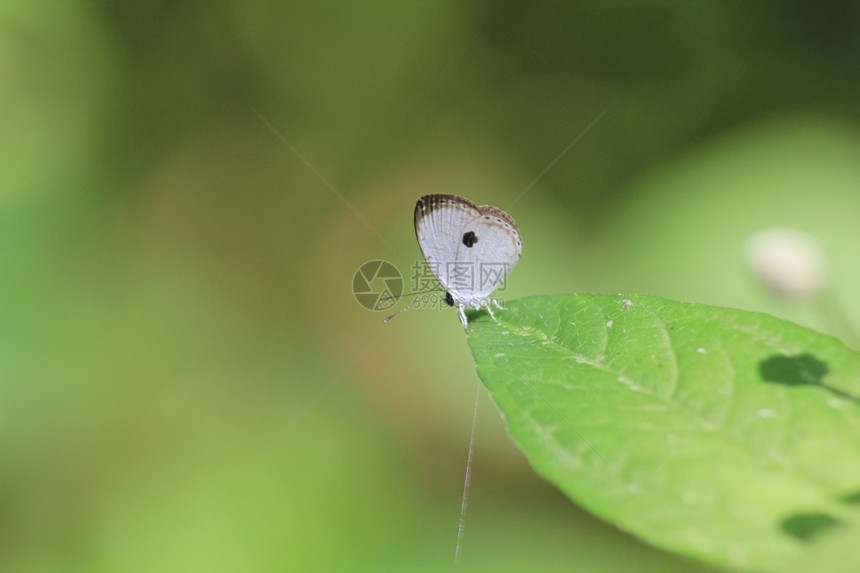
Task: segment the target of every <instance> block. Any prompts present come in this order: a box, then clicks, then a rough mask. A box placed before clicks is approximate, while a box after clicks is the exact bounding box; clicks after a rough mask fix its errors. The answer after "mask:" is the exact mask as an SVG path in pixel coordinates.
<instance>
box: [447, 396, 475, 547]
mask: <svg viewBox="0 0 860 573" xmlns="http://www.w3.org/2000/svg"><path fill="white" fill-rule="evenodd" d="M480 396H481V383H480V382H476V387H475V407H474V410H473V411H472V433H471V436H469V453H468V455H467V456H466V476H465V477H464V478H463V499H462V500H461V501H460V519H459V521H458V522H457V546H456V547H455V549H454V563H459V562H460V557H462V555H463V534H464V533H465V531H466V509H467V508H468V507H469V487H470V485H471V483H472V458H473V456H474V453H475V430H476V429H477V427H478V398H480Z"/></svg>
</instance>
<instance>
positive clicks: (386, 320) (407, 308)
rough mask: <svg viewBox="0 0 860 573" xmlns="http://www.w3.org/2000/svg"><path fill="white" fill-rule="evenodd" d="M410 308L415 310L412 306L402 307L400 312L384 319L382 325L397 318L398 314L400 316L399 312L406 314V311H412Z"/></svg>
mask: <svg viewBox="0 0 860 573" xmlns="http://www.w3.org/2000/svg"><path fill="white" fill-rule="evenodd" d="M412 308H415V307H414V306H412V305H409V306H404V307H403V308H401V309H400V310H398V311H397V312H395V313H394V314H392V315H390V316H388V317H386V319H385V320H383V321H382V322H384V323H386V324H387V323H388V321H389V320H391V319H392V318H394V317H395V316H397V315H398V314H400V313H401V312H406V311H407V310H410V309H412Z"/></svg>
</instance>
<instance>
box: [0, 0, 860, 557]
mask: <svg viewBox="0 0 860 573" xmlns="http://www.w3.org/2000/svg"><path fill="white" fill-rule="evenodd" d="M858 29H860V4H858V3H856V2H850V1H842V2H838V1H836V2H822V3H808V2H801V1H785V2H759V3H687V2H650V3H639V2H624V3H599V2H590V3H583V2H571V3H556V2H545V1H538V2H532V3H521V2H495V3H491V2H471V3H457V2H446V1H434V2H415V3H400V2H390V1H389V2H385V1H377V2H361V3H348V2H340V3H326V2H323V3H281V2H256V3H246V2H239V1H235V0H233V1H231V0H220V1H216V2H164V1H154V2H146V3H143V2H141V3H132V2H106V1H101V2H83V1H81V2H60V1H55V2H49V1H28V2H24V1H15V0H5V1H4V2H2V3H0V130H2V131H0V472H2V473H0V569H2V570H4V571H147V572H148V571H269V570H283V571H431V570H438V569H445V568H448V567H450V566H451V565H452V562H453V554H454V544H455V538H456V530H457V519H458V512H459V504H460V494H461V489H462V484H463V471H464V467H465V459H466V450H467V445H468V439H469V428H470V420H471V413H472V404H473V396H474V393H475V390H476V384H477V378H476V376H475V373H474V366H473V364H472V361H471V358H470V354H469V351H468V348H467V346H466V343H465V336H464V334H463V330H462V327H461V326H460V324H459V321H458V320H457V318H456V316H455V313H454V312H453V311H451V310H450V309H449V310H448V311H447V312H435V311H421V312H411V313H406V314H403V315H401V316H400V317H398V318H397V319H396V320H395V321H393V322H392V323H390V324H388V325H383V324H382V317H383V316H384V314H380V313H373V312H370V311H368V310H365V309H364V308H362V307H361V306H360V305H359V304H358V303H357V302H356V301H355V299H354V298H353V295H352V292H351V284H352V277H353V273H354V272H355V271H356V269H357V268H358V267H359V266H360V265H361V264H362V263H364V262H365V261H368V260H373V259H384V260H388V261H391V262H392V263H394V264H395V265H397V266H398V267H400V268H401V270H403V272H404V274H405V275H406V276H407V281H408V275H409V272H410V271H409V270H408V269H409V267H410V266H411V265H412V264H413V261H415V259H416V257H419V256H420V255H419V251H418V247H417V245H416V243H415V239H414V234H413V229H412V209H413V206H414V203H415V200H416V199H417V198H418V197H419V196H421V195H423V194H427V193H439V192H446V193H458V194H462V195H466V196H468V197H469V198H471V199H473V200H475V201H476V202H478V203H490V204H493V205H497V206H499V207H502V208H506V209H507V208H509V209H508V210H509V212H510V213H511V215H512V216H513V217H514V218H516V220H517V222H518V224H519V227H520V230H521V232H522V235H523V242H524V246H525V250H524V255H523V258H522V260H521V262H520V264H519V266H518V267H517V270H516V271H515V272H514V273H513V274H512V275H511V276H510V277H509V280H508V285H507V290H506V291H505V293H504V294H503V295H502V296H504V297H505V298H517V297H520V296H526V295H533V294H550V293H572V292H605V293H621V292H638V293H646V294H657V295H662V296H667V297H672V298H677V299H680V300H685V301H696V302H705V303H712V304H720V305H727V306H735V307H741V308H748V309H756V310H763V311H766V312H770V313H773V314H777V315H779V316H784V317H787V318H790V319H792V320H795V321H798V322H800V323H802V324H806V325H809V326H812V327H815V328H820V329H824V330H829V329H830V328H831V327H830V326H829V324H828V323H826V322H823V321H822V320H821V319H820V317H819V316H818V315H817V314H816V313H815V312H814V311H813V310H812V309H810V308H806V307H803V306H798V305H795V306H789V305H787V304H784V303H779V302H777V301H772V300H770V299H768V297H767V296H766V295H765V293H763V292H762V291H761V290H760V289H759V288H758V287H757V286H756V285H755V284H754V283H753V281H752V280H751V279H750V278H749V277H748V276H747V275H746V274H745V270H744V265H743V259H742V251H741V247H742V244H743V242H744V240H745V239H746V238H747V236H748V235H749V234H750V233H752V232H754V231H756V230H758V229H760V228H762V227H767V226H773V225H777V226H790V227H795V228H798V229H800V230H803V231H806V232H809V233H812V234H813V235H815V236H816V237H818V238H819V240H820V241H821V242H822V244H823V245H824V247H825V248H826V249H827V250H828V252H829V254H830V256H831V264H832V268H833V283H834V285H835V290H836V292H837V295H838V296H839V297H840V298H841V300H842V303H843V304H844V307H845V313H846V315H847V316H848V317H849V318H851V319H852V320H854V321H855V323H856V322H857V321H858V320H860V300H858V299H857V297H853V296H852V295H854V294H855V293H857V292H858V290H860V271H858V269H860V264H858V263H860V254H858V249H857V246H858V244H860V225H858V223H857V221H858V215H860V124H858V120H860V98H858V94H860V74H858V73H857V71H858V66H857V64H858V54H860V34H858V33H857V30H858ZM604 110H606V113H605V115H604V116H603V117H602V118H601V119H600V121H598V122H597V123H596V124H595V125H594V126H593V127H592V128H591V129H590V130H588V131H587V133H585V134H584V135H583V137H582V138H581V139H580V140H579V141H578V142H577V143H576V144H575V145H573V146H572V147H571V148H570V150H569V151H568V152H567V153H566V154H564V155H563V156H561V158H560V159H558V161H557V162H556V163H555V164H553V165H552V167H551V168H550V169H548V170H546V168H547V167H548V166H549V165H550V164H551V163H552V161H553V160H554V159H555V158H556V157H558V156H559V154H560V153H561V152H562V151H563V150H564V149H565V148H566V147H567V146H568V145H569V144H570V143H571V142H572V141H574V139H576V138H577V137H578V136H580V135H581V134H582V133H583V131H584V130H586V128H587V127H588V126H589V125H590V124H591V123H592V122H593V121H594V120H595V118H597V117H598V116H599V115H600V114H601V113H602V112H603V111H604ZM276 132H277V133H276ZM285 142H288V143H285ZM299 154H300V155H301V157H300V156H299ZM302 158H304V159H302ZM309 166H312V168H311V167H309ZM544 170H546V172H545V173H544V174H543V175H542V176H541V177H540V178H539V179H538V180H537V182H534V181H535V179H536V178H537V177H538V176H539V175H540V174H541V173H543V172H544ZM315 171H316V172H315ZM526 189H528V191H527V192H526V193H525V194H523V195H522V197H521V198H519V199H518V200H517V197H518V196H520V194H521V192H523V191H524V190H526ZM342 199H344V200H342ZM515 200H516V201H515ZM514 201H515V202H514ZM347 203H348V204H349V205H347ZM512 203H513V204H512ZM350 206H352V208H351V207H350ZM356 212H357V213H358V214H360V216H358V215H357V214H356ZM362 218H363V219H364V220H363V219H362ZM371 227H372V228H373V229H371ZM374 229H375V231H376V232H374ZM526 568H528V569H529V570H540V571H568V570H572V569H579V570H588V571H631V570H635V571H672V570H674V571H691V570H695V568H696V566H695V565H692V564H691V563H689V562H687V561H685V560H683V559H681V558H678V557H674V556H671V555H668V554H664V553H661V552H660V551H658V550H655V549H652V548H649V547H647V546H645V545H643V544H641V543H639V542H638V541H636V540H635V539H633V538H632V537H629V536H627V535H626V534H624V533H621V532H618V531H616V530H615V529H614V528H613V527H612V526H610V525H606V524H603V523H601V522H599V521H597V520H595V519H593V518H591V517H589V516H588V515H587V514H584V513H583V512H581V511H579V510H578V509H577V508H576V507H575V506H574V505H573V504H572V503H570V502H569V501H567V500H566V499H565V498H563V497H562V496H561V495H560V494H558V493H557V492H556V491H555V490H554V489H553V488H552V487H551V486H549V485H547V484H545V483H544V482H543V481H542V480H541V479H539V478H538V477H537V476H536V475H535V474H534V472H533V471H532V470H531V469H530V468H529V466H528V464H527V463H526V462H525V461H524V459H523V457H522V456H521V455H520V454H519V453H518V452H517V451H516V450H515V449H514V448H513V447H512V446H511V445H510V443H509V441H508V439H507V437H506V436H505V434H504V429H503V426H502V423H501V421H500V419H499V416H498V414H497V413H496V412H495V411H494V410H493V408H492V406H491V405H490V402H489V400H488V399H487V398H486V396H485V395H484V396H482V399H481V412H480V414H479V425H478V435H477V444H476V453H475V465H474V470H473V480H472V497H471V505H470V508H469V512H468V516H467V527H466V537H465V546H464V554H463V560H462V563H461V569H462V570H467V571H468V570H474V571H489V570H493V571H521V570H524V569H526Z"/></svg>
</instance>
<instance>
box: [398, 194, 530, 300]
mask: <svg viewBox="0 0 860 573" xmlns="http://www.w3.org/2000/svg"><path fill="white" fill-rule="evenodd" d="M415 235H416V237H417V239H418V246H419V247H420V248H421V253H422V254H423V255H424V259H425V260H426V261H427V264H428V265H429V267H430V271H431V272H432V273H433V275H434V276H435V277H436V279H437V280H438V281H439V283H440V284H441V285H442V287H443V288H444V289H445V290H446V291H448V292H449V293H450V294H451V296H452V297H453V299H454V300H455V301H456V302H458V303H465V304H470V305H475V304H476V303H479V302H480V301H483V300H484V299H486V298H487V297H488V296H489V295H490V294H491V293H492V292H493V291H494V290H495V289H496V287H498V286H499V284H500V283H501V282H502V281H504V279H505V277H506V276H507V275H508V273H510V272H511V269H513V267H514V265H515V264H516V262H517V261H518V260H519V258H520V254H521V252H522V240H521V238H520V234H519V231H518V230H517V226H516V223H515V222H514V220H513V219H512V218H511V217H510V215H508V214H507V213H505V212H504V211H502V210H501V209H497V208H496V207H491V206H488V205H483V206H480V207H479V206H477V205H475V204H474V203H472V202H471V201H469V200H468V199H466V198H464V197H459V196H457V195H443V194H439V195H427V196H425V197H422V198H421V199H419V200H418V203H417V204H416V205H415Z"/></svg>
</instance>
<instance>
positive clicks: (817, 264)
mask: <svg viewBox="0 0 860 573" xmlns="http://www.w3.org/2000/svg"><path fill="white" fill-rule="evenodd" d="M745 250H746V257H747V264H748V265H749V268H750V270H751V271H752V273H753V275H754V276H755V277H756V279H758V280H759V281H760V282H761V283H762V284H763V285H764V286H765V288H767V289H768V290H769V291H770V292H771V293H773V294H774V295H776V296H778V297H781V298H786V299H793V300H802V299H810V298H814V297H816V296H819V295H821V294H823V293H824V291H825V290H827V286H828V285H827V260H826V257H825V255H824V250H823V249H822V248H821V246H820V245H819V244H818V242H817V241H816V240H815V238H813V237H812V236H810V235H807V234H806V233H802V232H800V231H795V230H792V229H765V230H763V231H759V232H758V233H756V234H755V235H753V236H752V237H750V238H749V239H748V240H747V243H746V247H745Z"/></svg>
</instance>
